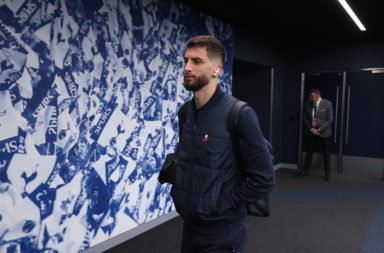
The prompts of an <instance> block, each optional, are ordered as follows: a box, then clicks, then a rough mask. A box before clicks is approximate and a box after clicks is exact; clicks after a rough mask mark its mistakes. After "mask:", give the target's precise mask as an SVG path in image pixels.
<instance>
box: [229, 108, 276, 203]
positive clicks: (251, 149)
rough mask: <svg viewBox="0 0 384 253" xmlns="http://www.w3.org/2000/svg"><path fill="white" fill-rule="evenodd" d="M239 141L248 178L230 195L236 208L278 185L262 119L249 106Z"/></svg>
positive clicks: (237, 134) (237, 130) (238, 131)
mask: <svg viewBox="0 0 384 253" xmlns="http://www.w3.org/2000/svg"><path fill="white" fill-rule="evenodd" d="M236 138H237V141H238V149H239V154H240V159H241V167H242V169H243V170H244V171H245V173H246V176H247V179H246V180H245V181H243V182H242V183H241V184H240V185H239V186H238V187H236V188H235V189H234V190H233V191H232V192H231V193H230V196H228V197H229V200H230V201H231V204H232V206H233V207H235V208H238V207H239V206H241V205H244V204H246V203H251V202H255V201H256V200H258V199H259V198H260V197H262V196H264V195H266V194H268V193H269V192H271V191H272V189H273V186H274V184H275V174H274V169H273V164H272V159H271V155H270V152H269V149H268V147H267V144H266V142H265V139H264V136H263V134H262V132H261V129H260V124H259V120H258V117H257V115H256V112H255V111H254V110H253V109H252V108H251V107H249V106H247V107H245V108H244V109H243V110H242V112H241V115H240V117H239V124H238V127H237V129H236Z"/></svg>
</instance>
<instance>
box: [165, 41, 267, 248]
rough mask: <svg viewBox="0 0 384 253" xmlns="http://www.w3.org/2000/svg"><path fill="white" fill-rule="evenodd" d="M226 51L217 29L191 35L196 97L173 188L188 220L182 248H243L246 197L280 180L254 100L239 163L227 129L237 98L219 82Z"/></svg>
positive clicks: (189, 59) (245, 119)
mask: <svg viewBox="0 0 384 253" xmlns="http://www.w3.org/2000/svg"><path fill="white" fill-rule="evenodd" d="M225 58H226V52H225V49H224V47H223V45H222V44H221V43H220V41H218V40H217V39H215V38H213V37H211V36H197V37H195V38H192V39H191V40H190V41H189V42H188V43H187V49H186V52H185V55H184V61H185V65H184V86H185V88H186V89H187V90H189V91H192V92H193V99H192V101H191V102H190V103H188V104H187V108H186V110H185V121H183V122H184V123H183V125H182V128H181V132H180V142H179V148H178V151H177V168H176V179H175V182H174V184H173V186H172V190H171V196H172V198H173V201H174V204H175V207H176V210H177V212H178V213H179V214H180V216H181V217H182V218H183V220H184V226H183V240H182V249H181V252H183V253H189V252H198V253H202V252H210V253H212V252H243V250H244V248H245V245H246V243H247V240H248V234H249V222H248V217H247V208H246V205H247V204H248V203H252V202H255V201H256V200H258V199H259V198H261V197H262V196H264V195H266V194H268V193H269V192H270V191H271V190H272V188H273V186H274V171H273V165H272V160H271V156H270V153H269V150H268V148H267V145H266V143H265V140H264V137H263V134H262V132H261V130H260V125H259V121H258V118H257V115H256V113H255V111H254V110H253V109H252V108H250V107H249V106H246V107H245V108H243V109H242V111H241V112H240V114H239V120H238V126H237V128H236V141H237V146H238V150H239V152H238V153H239V157H238V159H239V163H241V168H240V167H239V166H238V164H237V163H238V161H237V157H236V155H235V153H234V151H233V147H232V141H231V135H230V133H229V131H228V129H227V118H228V113H229V111H230V109H231V107H232V105H233V104H234V103H235V102H236V101H237V99H236V98H234V97H232V96H230V95H228V94H225V93H224V92H222V91H221V90H220V88H218V86H217V81H218V76H219V75H220V74H221V72H222V71H223V65H224V62H225ZM179 122H180V119H179ZM245 178H246V180H245Z"/></svg>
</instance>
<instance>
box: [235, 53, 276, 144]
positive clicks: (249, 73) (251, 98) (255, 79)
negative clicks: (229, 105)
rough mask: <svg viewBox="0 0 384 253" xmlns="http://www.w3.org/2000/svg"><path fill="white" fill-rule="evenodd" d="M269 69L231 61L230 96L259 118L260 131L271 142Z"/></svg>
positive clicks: (271, 76) (270, 71) (253, 64)
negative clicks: (242, 102) (249, 107)
mask: <svg viewBox="0 0 384 253" xmlns="http://www.w3.org/2000/svg"><path fill="white" fill-rule="evenodd" d="M272 73H273V70H272V68H271V67H267V66H262V65H258V64H255V63H250V62H246V61H241V60H236V59H235V60H234V61H233V80H232V94H233V96H235V97H236V98H238V99H240V100H243V101H245V102H247V103H248V104H249V105H250V106H251V107H252V108H253V109H254V110H255V111H256V113H257V116H258V117H259V121H260V126H261V130H262V132H263V134H264V137H265V138H266V139H269V140H271V124H272V122H271V104H272V103H271V99H272V98H271V91H272V89H273V80H272V79H273V74H272Z"/></svg>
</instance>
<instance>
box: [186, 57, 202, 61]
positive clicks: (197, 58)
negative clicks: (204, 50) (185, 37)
mask: <svg viewBox="0 0 384 253" xmlns="http://www.w3.org/2000/svg"><path fill="white" fill-rule="evenodd" d="M188 59H192V60H200V61H202V60H203V58H200V57H190V58H188V57H184V60H188Z"/></svg>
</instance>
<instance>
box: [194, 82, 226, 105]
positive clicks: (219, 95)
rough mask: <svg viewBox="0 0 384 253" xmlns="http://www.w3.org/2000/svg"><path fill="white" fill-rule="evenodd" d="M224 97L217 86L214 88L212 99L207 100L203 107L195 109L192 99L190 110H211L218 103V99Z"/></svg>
mask: <svg viewBox="0 0 384 253" xmlns="http://www.w3.org/2000/svg"><path fill="white" fill-rule="evenodd" d="M223 96H224V92H223V91H222V90H221V89H220V87H219V86H216V90H215V93H213V95H212V97H211V98H210V99H209V100H208V102H207V103H205V105H203V106H202V107H201V108H200V109H197V108H196V104H195V99H193V98H192V108H193V110H195V111H196V110H197V111H205V110H209V109H211V108H213V107H214V106H215V105H216V104H217V103H219V101H220V99H221V98H222V97H223Z"/></svg>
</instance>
